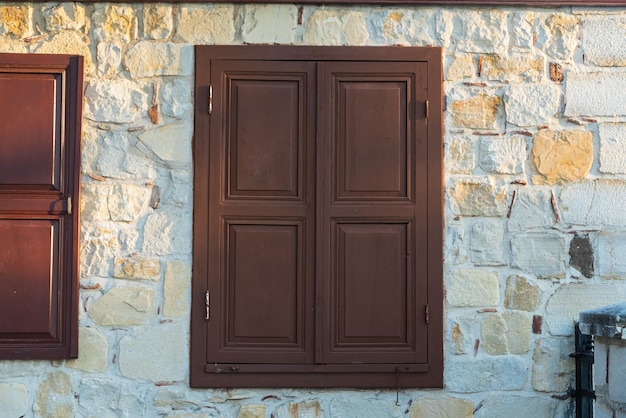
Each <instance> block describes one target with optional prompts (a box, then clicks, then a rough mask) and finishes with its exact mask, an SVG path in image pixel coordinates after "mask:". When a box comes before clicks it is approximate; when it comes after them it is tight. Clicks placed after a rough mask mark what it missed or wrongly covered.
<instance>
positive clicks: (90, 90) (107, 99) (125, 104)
mask: <svg viewBox="0 0 626 418" xmlns="http://www.w3.org/2000/svg"><path fill="white" fill-rule="evenodd" d="M149 103H150V100H148V94H147V93H146V92H145V91H144V90H143V86H141V85H139V84H136V83H133V82H131V81H129V80H124V79H118V80H109V81H105V80H91V81H90V82H89V84H87V87H86V89H85V104H86V106H85V117H86V118H88V119H91V120H93V121H96V122H113V123H131V122H135V121H137V120H138V119H140V118H141V117H142V116H144V115H147V114H148V104H149Z"/></svg>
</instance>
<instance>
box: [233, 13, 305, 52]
mask: <svg viewBox="0 0 626 418" xmlns="http://www.w3.org/2000/svg"><path fill="white" fill-rule="evenodd" d="M297 20H298V8H297V7H296V6H295V5H291V4H285V5H283V4H280V5H279V4H271V5H265V4H264V5H257V6H255V7H248V8H246V10H245V14H244V16H243V25H242V27H241V31H242V34H241V36H242V38H243V41H244V42H249V43H261V44H274V43H277V44H290V43H293V32H294V31H295V29H296V27H297Z"/></svg>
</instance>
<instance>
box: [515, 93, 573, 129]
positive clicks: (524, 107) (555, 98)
mask: <svg viewBox="0 0 626 418" xmlns="http://www.w3.org/2000/svg"><path fill="white" fill-rule="evenodd" d="M560 98H561V91H560V89H559V88H558V87H557V86H555V85H553V84H511V85H510V86H509V90H508V92H507V94H505V96H504V105H505V110H506V120H507V122H509V123H512V124H514V125H518V126H536V125H544V124H549V123H551V121H552V118H553V116H554V115H556V114H557V113H558V111H559V107H560Z"/></svg>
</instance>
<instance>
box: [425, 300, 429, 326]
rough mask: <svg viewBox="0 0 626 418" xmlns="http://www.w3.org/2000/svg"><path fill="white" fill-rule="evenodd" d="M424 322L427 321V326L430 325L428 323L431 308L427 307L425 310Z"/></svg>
mask: <svg viewBox="0 0 626 418" xmlns="http://www.w3.org/2000/svg"><path fill="white" fill-rule="evenodd" d="M424 314H425V317H424V320H425V321H426V325H428V323H429V322H430V306H428V305H426V308H425V309H424Z"/></svg>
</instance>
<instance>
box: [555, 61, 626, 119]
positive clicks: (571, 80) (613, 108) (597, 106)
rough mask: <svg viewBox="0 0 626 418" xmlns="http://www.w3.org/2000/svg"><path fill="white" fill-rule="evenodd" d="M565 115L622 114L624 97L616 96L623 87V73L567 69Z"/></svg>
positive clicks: (624, 112)
mask: <svg viewBox="0 0 626 418" xmlns="http://www.w3.org/2000/svg"><path fill="white" fill-rule="evenodd" d="M565 86H566V90H565V98H566V106H565V116H623V115H626V97H624V96H620V95H615V92H616V91H625V90H626V73H625V72H623V71H622V72H610V73H609V72H606V73H587V72H585V73H582V72H572V71H570V72H568V73H567V77H566V83H565Z"/></svg>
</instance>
